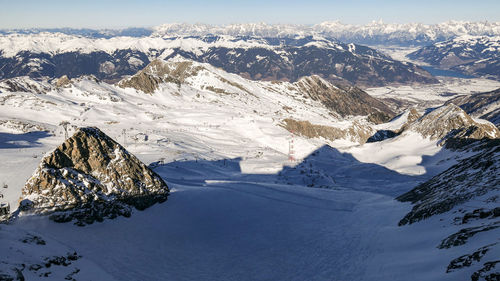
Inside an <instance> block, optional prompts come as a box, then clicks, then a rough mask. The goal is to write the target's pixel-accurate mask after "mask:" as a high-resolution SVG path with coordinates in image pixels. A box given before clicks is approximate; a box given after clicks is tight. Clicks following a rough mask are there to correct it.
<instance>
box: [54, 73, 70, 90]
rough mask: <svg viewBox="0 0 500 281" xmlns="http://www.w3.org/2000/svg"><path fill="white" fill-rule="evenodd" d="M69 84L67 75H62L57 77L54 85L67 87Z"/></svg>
mask: <svg viewBox="0 0 500 281" xmlns="http://www.w3.org/2000/svg"><path fill="white" fill-rule="evenodd" d="M69 86H71V81H70V80H69V78H68V76H67V75H63V76H61V77H59V79H57V81H56V87H58V88H61V87H69Z"/></svg>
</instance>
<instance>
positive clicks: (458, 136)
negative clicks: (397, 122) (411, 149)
mask: <svg viewBox="0 0 500 281" xmlns="http://www.w3.org/2000/svg"><path fill="white" fill-rule="evenodd" d="M407 130H412V131H415V132H418V133H420V134H421V135H422V136H423V137H425V138H430V139H432V140H443V141H444V142H443V143H442V144H446V145H452V146H454V145H459V143H457V142H460V141H464V140H480V139H496V138H500V131H499V130H498V128H497V127H495V125H493V124H491V123H490V122H488V121H476V120H474V119H472V118H471V117H470V116H469V115H468V114H467V113H466V112H465V111H463V110H462V109H461V108H460V107H458V106H456V105H454V104H449V105H445V106H442V107H439V108H437V109H435V110H433V111H431V112H429V113H427V114H425V115H424V116H422V117H421V118H419V119H418V120H416V121H415V122H413V123H411V124H410V125H408V129H407Z"/></svg>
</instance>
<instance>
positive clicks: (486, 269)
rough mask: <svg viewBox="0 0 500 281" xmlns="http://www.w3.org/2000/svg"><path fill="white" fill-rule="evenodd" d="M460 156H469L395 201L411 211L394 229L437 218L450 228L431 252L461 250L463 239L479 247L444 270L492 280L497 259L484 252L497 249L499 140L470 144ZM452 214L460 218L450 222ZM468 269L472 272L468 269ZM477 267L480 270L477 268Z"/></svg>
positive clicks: (499, 217) (472, 277)
mask: <svg viewBox="0 0 500 281" xmlns="http://www.w3.org/2000/svg"><path fill="white" fill-rule="evenodd" d="M462 153H467V154H473V156H470V157H468V158H465V159H463V160H461V161H459V162H458V163H457V164H456V165H454V166H452V167H450V168H449V169H447V170H446V171H444V172H442V173H440V174H438V175H436V176H435V177H433V178H431V179H430V180H429V181H427V182H425V183H422V184H420V185H418V186H417V187H415V188H414V189H412V190H411V191H409V192H407V193H405V194H403V195H401V196H399V197H398V198H397V200H400V201H405V202H411V203H412V204H413V208H412V210H411V211H410V212H409V213H408V214H406V215H405V216H404V218H403V219H401V220H400V222H399V225H400V226H402V225H406V224H412V223H417V222H419V221H422V220H425V219H429V218H431V217H433V216H437V215H440V219H439V221H440V224H447V223H450V224H451V225H452V226H450V227H449V228H450V229H453V231H452V234H451V235H448V236H446V237H443V239H442V241H441V243H439V244H438V245H436V247H437V248H439V249H449V248H452V247H454V248H457V249H455V250H456V251H457V252H461V249H463V247H462V246H463V245H465V244H467V243H468V242H469V241H470V243H475V245H478V244H479V245H483V247H481V248H479V249H477V250H476V251H474V252H472V253H470V252H467V253H464V252H463V251H462V255H461V256H459V257H457V258H455V259H453V260H451V262H450V264H449V265H448V267H447V269H446V272H452V271H457V270H460V271H469V272H470V273H469V274H471V277H470V278H471V280H498V277H500V273H499V272H498V268H495V266H496V264H497V263H498V260H495V258H497V257H495V255H486V254H487V252H488V251H490V250H491V252H498V250H499V244H498V243H497V242H498V241H497V239H496V238H497V236H496V233H497V232H498V228H500V210H499V208H498V203H499V199H500V197H499V191H500V189H499V187H500V161H498V160H499V159H500V139H493V140H490V139H488V140H483V141H480V142H476V143H473V144H471V145H469V146H467V147H466V148H465V149H463V150H462ZM478 206H480V208H479V209H478ZM454 214H461V215H462V216H463V217H460V216H459V217H454V218H453V216H454ZM457 226H458V229H459V230H457ZM472 240H473V241H472ZM475 264H477V265H475ZM481 264H482V265H481ZM472 266H474V268H469V267H472ZM478 266H482V268H480V269H477V268H478ZM474 270H475V271H474ZM463 273H464V274H465V272H463Z"/></svg>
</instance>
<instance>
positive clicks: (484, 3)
mask: <svg viewBox="0 0 500 281" xmlns="http://www.w3.org/2000/svg"><path fill="white" fill-rule="evenodd" d="M0 5H1V6H0V7H1V9H0V28H27V27H77V28H79V27H90V28H106V27H107V28H121V27H129V26H141V27H149V26H154V25H158V24H162V23H171V22H187V23H211V24H227V23H245V22H267V23H296V24H314V23H319V22H322V21H329V20H340V21H342V22H344V23H352V24H363V23H368V22H371V21H373V20H380V19H382V20H383V21H384V22H390V23H392V22H397V23H405V22H421V23H438V22H443V21H448V20H451V19H456V20H470V21H484V20H488V21H500V1H499V0H476V1H472V0H467V1H465V0H454V1H452V0H411V1H407V0H382V1H375V0H371V1H370V0H342V1H337V0H331V1H326V0H308V1H296V0H288V1H284V0H277V1H272V0H253V1H238V0H233V1H226V0H214V1H208V0H207V1H202V0H193V1H189V0H185V1H178V0H172V1H160V0H142V1H137V0H100V1H99V0H87V1H82V0H72V1H71V0H67V1H61V0H52V1H51V0H0Z"/></svg>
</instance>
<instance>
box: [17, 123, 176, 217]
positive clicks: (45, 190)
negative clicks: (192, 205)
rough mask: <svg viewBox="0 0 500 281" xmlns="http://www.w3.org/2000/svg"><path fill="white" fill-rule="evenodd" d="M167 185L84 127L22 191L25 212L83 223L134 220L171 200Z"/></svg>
mask: <svg viewBox="0 0 500 281" xmlns="http://www.w3.org/2000/svg"><path fill="white" fill-rule="evenodd" d="M168 193H169V189H168V187H167V185H166V184H165V182H164V181H163V180H162V179H161V178H160V177H159V176H158V175H156V174H155V173H154V172H153V171H152V170H150V169H149V168H148V167H147V166H146V165H145V164H143V163H142V162H141V161H140V160H139V159H137V158H136V157H135V156H134V155H132V154H130V153H129V152H128V151H127V150H125V148H123V147H122V146H121V145H120V144H118V143H117V142H116V141H114V140H113V139H111V138H110V137H109V136H107V135H106V134H104V133H103V132H102V131H101V130H99V129H98V128H96V127H85V128H79V129H78V130H77V131H76V132H75V134H74V135H73V136H72V137H70V138H69V139H67V140H66V141H65V142H64V143H63V144H61V145H60V146H59V147H57V148H56V149H55V150H54V151H53V152H51V153H49V154H48V155H46V156H45V157H44V158H43V159H42V161H41V163H40V165H39V167H38V168H37V170H36V171H35V173H34V174H33V176H32V177H31V178H30V179H29V180H28V181H27V182H26V185H25V186H24V188H23V190H22V198H21V203H20V209H21V210H23V211H27V212H35V213H42V214H44V213H54V212H55V213H54V214H52V218H53V219H54V220H56V221H70V220H72V219H77V221H78V223H79V224H85V223H92V222H93V221H95V220H102V219H103V218H105V217H116V216H117V215H123V216H129V215H130V213H131V208H130V206H134V207H136V208H137V209H141V210H142V209H145V208H147V207H149V206H151V205H153V204H155V203H157V202H163V201H165V200H166V198H167V196H168Z"/></svg>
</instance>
